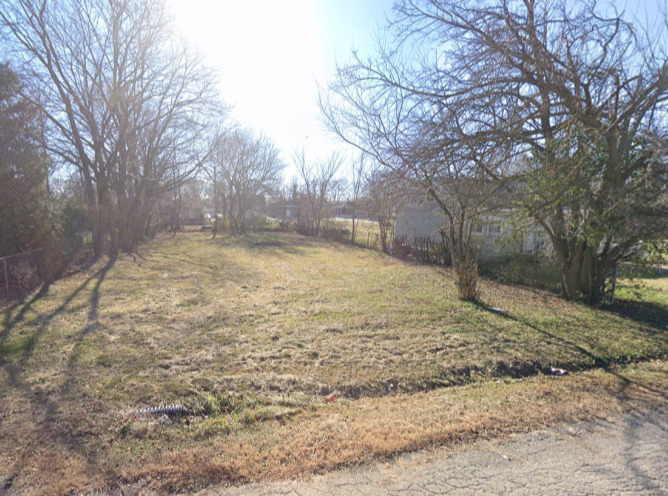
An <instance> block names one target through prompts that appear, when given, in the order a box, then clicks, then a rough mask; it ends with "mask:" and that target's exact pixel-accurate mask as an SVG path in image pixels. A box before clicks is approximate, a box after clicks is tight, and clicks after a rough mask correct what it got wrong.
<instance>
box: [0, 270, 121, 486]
mask: <svg viewBox="0 0 668 496" xmlns="http://www.w3.org/2000/svg"><path fill="white" fill-rule="evenodd" d="M115 262H116V259H115V258H111V259H109V261H108V262H107V263H106V264H105V265H104V266H103V267H101V268H100V269H99V270H97V271H96V272H95V273H93V274H92V275H90V276H89V277H88V278H87V279H86V280H84V281H83V282H82V283H81V284H80V285H79V286H78V287H77V288H76V289H74V291H72V293H71V294H69V295H68V296H67V298H65V300H64V301H63V302H62V303H61V304H60V305H59V306H58V307H57V308H55V309H54V310H52V311H51V312H49V313H47V314H45V315H38V316H37V317H35V318H34V319H33V320H32V321H30V322H25V320H24V318H25V315H26V313H27V312H28V310H29V308H30V306H31V305H33V304H34V302H35V301H37V300H38V299H39V298H41V297H43V296H44V294H45V293H44V294H40V293H42V291H40V292H39V293H37V294H36V295H35V296H33V298H31V299H30V300H28V301H27V302H25V303H24V304H23V307H22V308H21V309H20V310H19V311H18V313H16V315H12V313H13V312H14V311H15V310H16V309H17V308H18V306H20V304H19V305H15V306H12V307H9V308H8V309H6V311H5V317H4V328H3V330H2V341H3V342H4V341H6V340H7V339H8V337H9V336H10V334H11V332H12V331H13V330H14V329H15V328H16V327H17V325H19V324H22V323H25V324H28V325H30V324H33V323H34V324H37V327H36V329H34V331H33V332H32V334H30V335H29V336H28V337H27V339H26V340H25V342H24V344H23V346H22V350H21V355H20V357H18V358H16V359H14V360H8V361H5V363H2V365H3V367H4V369H5V371H6V372H7V378H8V379H7V383H8V385H9V387H10V389H9V394H18V395H19V397H20V398H22V400H23V401H26V402H27V405H29V406H28V410H27V411H23V412H22V414H23V416H24V417H25V421H26V422H25V423H26V424H29V426H27V427H26V429H27V431H25V432H27V433H28V439H25V440H24V441H26V442H27V446H28V447H27V448H26V450H27V452H26V453H24V454H23V455H22V457H21V459H24V458H26V459H30V457H31V456H33V455H37V453H35V452H34V449H35V446H39V449H44V448H45V449H48V450H53V449H56V450H57V451H58V452H59V454H60V455H62V458H63V459H65V458H66V454H67V453H73V454H74V456H75V458H79V459H81V458H82V457H83V459H84V460H85V461H86V464H87V465H88V467H95V466H96V455H95V450H89V449H87V443H86V442H85V439H81V436H80V435H77V434H76V433H77V432H78V431H80V430H81V425H80V424H81V423H82V416H81V415H79V416H78V417H77V415H74V417H73V416H72V411H71V410H68V409H67V408H64V405H65V404H66V402H67V400H66V398H67V396H68V394H69V392H70V390H71V388H72V385H73V383H74V381H75V374H76V372H77V371H76V363H77V361H78V358H79V356H80V351H81V346H82V344H83V342H84V340H85V338H86V336H88V335H89V334H90V333H92V332H93V331H95V330H96V329H97V323H98V313H99V303H100V289H101V286H102V283H103V281H104V279H105V277H106V275H107V273H108V272H109V270H110V269H111V268H112V267H113V265H114V263H115ZM92 281H95V285H94V287H93V290H92V293H91V296H90V298H89V299H88V302H87V306H88V307H89V310H88V313H87V316H86V322H85V324H84V326H83V328H82V329H81V330H80V331H79V332H78V333H77V334H75V335H74V336H73V340H74V347H73V350H72V352H71V355H70V356H69V357H68V361H67V367H66V370H65V380H64V383H63V384H62V386H61V387H60V388H59V389H57V390H56V391H55V392H53V391H52V392H45V391H43V390H42V389H41V388H36V387H34V386H33V385H31V384H30V383H29V382H28V381H27V380H26V379H25V378H24V377H23V376H24V373H25V372H26V367H28V361H29V360H30V357H31V356H32V355H33V353H34V350H35V348H36V346H37V344H38V343H39V341H40V340H41V338H42V337H43V336H44V334H45V333H46V331H47V330H48V327H49V325H50V323H51V322H52V321H53V320H54V319H55V318H56V317H57V316H58V315H61V314H63V313H65V312H67V311H72V309H73V307H72V303H73V302H74V300H75V299H76V298H77V296H78V295H79V294H81V292H82V291H84V290H85V289H86V288H87V287H88V286H89V285H90V284H91V282H92ZM43 290H44V292H46V291H48V287H45V288H43ZM1 344H2V343H1V342H0V345H1ZM0 359H3V357H0ZM3 361H4V360H3ZM12 390H13V392H12ZM87 417H88V415H87V414H86V415H84V416H83V418H84V419H85V418H87ZM84 432H85V429H84ZM31 434H32V438H31ZM34 436H37V437H38V438H39V440H36V439H34ZM18 463H22V462H18ZM41 468H42V469H44V468H45V467H41ZM27 469H28V467H26V466H21V465H18V466H16V467H15V471H16V473H15V474H14V475H13V476H12V480H13V479H15V478H16V477H21V474H22V472H23V471H27ZM24 475H26V476H27V477H29V476H30V475H31V474H30V473H27V474H24Z"/></svg>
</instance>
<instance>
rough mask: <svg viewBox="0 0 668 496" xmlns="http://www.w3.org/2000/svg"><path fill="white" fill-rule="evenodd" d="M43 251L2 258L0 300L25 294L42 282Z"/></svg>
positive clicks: (37, 250) (0, 259) (0, 258)
mask: <svg viewBox="0 0 668 496" xmlns="http://www.w3.org/2000/svg"><path fill="white" fill-rule="evenodd" d="M42 251H43V250H42V249H36V250H30V251H25V252H22V253H14V254H13V255H7V256H6V257H0V299H9V298H14V297H16V296H20V295H22V294H25V293H27V292H29V291H31V290H32V289H34V288H35V287H37V286H38V285H39V284H40V283H41V282H42V276H41V274H42V270H41V259H40V255H41V253H42Z"/></svg>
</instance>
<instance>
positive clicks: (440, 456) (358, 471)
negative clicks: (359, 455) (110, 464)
mask: <svg viewBox="0 0 668 496" xmlns="http://www.w3.org/2000/svg"><path fill="white" fill-rule="evenodd" d="M667 417H668V416H667V415H666V413H665V412H660V411H650V412H636V413H629V414H625V415H623V416H620V417H618V418H616V419H614V420H612V421H605V422H603V421H599V422H586V423H581V424H577V425H575V426H566V425H562V426H559V427H555V428H551V429H548V430H544V431H539V432H533V433H531V434H522V435H518V436H516V437H515V438H513V439H511V440H510V441H507V442H504V443H498V442H481V443H478V444H475V445H473V446H471V447H469V448H466V449H460V450H458V451H457V452H454V453H453V451H452V450H450V451H448V450H445V449H440V450H433V451H429V452H423V453H416V454H411V455H406V456H402V457H399V458H397V459H395V460H393V461H391V462H385V463H376V464H372V465H367V466H363V467H359V468H355V469H350V470H343V471H338V472H332V473H329V474H325V475H320V476H316V477H313V478H311V479H309V480H304V481H293V482H286V483H271V484H254V485H249V486H244V487H229V488H222V487H219V488H208V489H207V490H205V491H202V492H200V493H198V496H231V495H243V496H260V495H290V496H310V495H359V494H363V495H367V494H368V495H388V496H389V495H397V496H398V495H435V494H448V495H478V494H484V495H494V494H499V495H500V494H504V495H505V494H512V495H532V496H533V495H539V494H540V495H560V496H563V495H571V494H573V495H629V496H630V495H668V418H667Z"/></svg>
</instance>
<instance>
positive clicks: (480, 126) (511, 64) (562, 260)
mask: <svg viewBox="0 0 668 496" xmlns="http://www.w3.org/2000/svg"><path fill="white" fill-rule="evenodd" d="M395 12H396V16H395V20H394V22H393V23H392V24H391V26H390V27H389V28H388V31H387V34H388V35H389V36H390V38H391V39H392V42H391V45H388V46H381V47H380V48H381V51H380V55H379V56H378V57H377V58H375V59H373V60H368V61H367V60H361V59H360V58H355V59H354V61H353V63H352V64H350V65H349V66H347V67H343V68H340V69H339V72H338V78H337V80H336V82H335V83H334V84H333V85H332V86H331V89H332V94H333V95H334V97H332V96H330V95H327V96H323V97H322V98H321V105H322V107H323V110H324V111H325V114H326V115H327V116H328V118H329V122H330V126H332V127H333V128H334V129H335V130H337V132H339V134H342V135H344V136H345V137H346V138H347V139H348V140H349V141H352V142H356V143H364V144H365V146H366V147H367V148H370V149H371V150H372V151H375V152H376V154H378V155H381V156H384V157H385V160H386V161H389V162H390V165H391V166H393V167H394V168H395V169H397V170H402V169H403V168H405V167H406V166H405V165H404V163H402V162H403V161H407V160H411V158H410V157H409V156H408V155H401V151H402V150H403V149H404V148H403V147H402V146H400V145H401V144H402V143H408V142H421V143H423V146H424V147H426V148H427V149H430V150H432V151H433V150H439V149H440V150H448V151H447V153H448V154H449V155H451V156H458V157H460V159H463V160H464V161H465V162H463V163H468V164H474V165H475V168H476V169H477V171H478V172H476V173H475V174H474V175H479V173H480V172H482V173H484V174H485V175H486V176H487V177H488V178H491V179H492V180H493V181H495V182H496V183H497V184H498V185H502V186H504V187H505V188H507V189H508V190H513V191H515V193H516V196H515V197H516V198H517V200H518V201H519V206H520V208H522V209H523V210H524V211H525V213H526V215H527V216H528V217H530V218H532V219H533V220H534V222H535V223H536V224H538V225H539V226H541V227H542V228H543V229H544V230H545V232H546V233H547V235H548V236H549V238H550V239H551V241H552V246H553V247H554V251H555V254H556V258H557V261H558V263H559V266H560V268H561V273H562V286H563V290H564V294H565V295H566V296H567V297H569V298H573V297H576V296H578V295H583V296H585V297H587V298H588V299H589V300H590V301H594V302H595V301H599V300H600V299H601V298H602V297H603V295H604V289H605V283H606V280H607V279H608V278H609V277H610V275H611V274H612V272H613V270H614V267H615V265H616V264H617V263H618V262H619V261H621V260H624V259H625V258H627V257H629V256H630V254H631V253H632V251H633V247H634V246H635V245H637V244H638V243H639V242H641V241H642V242H647V241H651V240H653V239H657V237H661V236H664V235H665V231H666V222H668V221H667V220H666V219H668V215H666V213H667V212H666V203H665V198H666V194H667V193H666V188H667V187H666V184H668V181H667V174H668V172H667V170H666V169H667V167H666V149H667V147H666V143H667V142H668V137H667V134H666V129H667V128H666V125H665V116H666V110H667V109H666V101H667V100H668V62H667V61H668V58H667V50H666V48H667V47H666V40H667V39H668V37H666V36H665V28H666V23H665V22H664V24H663V26H662V30H660V31H658V32H656V33H649V32H643V31H642V30H641V29H638V28H637V27H634V26H632V25H631V24H628V23H627V22H625V20H624V17H623V16H622V15H620V14H612V15H606V14H605V13H604V12H602V10H601V9H599V8H598V5H597V2H596V1H595V0H590V1H585V2H579V3H578V4H577V5H573V4H566V3H563V2H552V1H549V0H524V1H520V0H497V1H484V2H480V1H475V2H474V1H470V0H469V1H466V0H465V1H454V0H404V1H401V2H398V4H397V5H396V9H395ZM341 103H343V107H338V105H339V104H341ZM369 130H372V131H373V132H375V133H376V134H373V133H370V132H368V131H369ZM425 130H428V132H425ZM376 135H378V136H381V137H383V138H385V140H384V141H382V140H379V139H376ZM370 137H371V138H372V139H369V138H370ZM388 137H389V138H388ZM425 137H426V138H425ZM434 137H436V138H437V139H432V138H434ZM444 137H448V138H447V139H443V138H444ZM388 143H390V144H393V143H397V144H398V146H395V147H394V148H396V150H394V149H392V148H393V147H392V146H388V145H387V144H388ZM388 149H389V150H391V151H392V152H393V153H392V155H393V158H392V160H389V159H388V158H387V156H388V153H387V150H388ZM430 153H433V152H430ZM519 157H522V158H523V161H522V164H523V167H522V168H520V167H518V164H519V162H518V158H519ZM518 185H519V186H520V187H519V188H518Z"/></svg>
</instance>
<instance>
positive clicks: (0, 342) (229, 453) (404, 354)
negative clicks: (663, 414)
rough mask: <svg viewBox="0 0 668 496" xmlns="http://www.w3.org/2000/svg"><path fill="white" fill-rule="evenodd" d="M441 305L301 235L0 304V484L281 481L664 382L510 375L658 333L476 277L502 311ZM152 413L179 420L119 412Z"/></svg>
mask: <svg viewBox="0 0 668 496" xmlns="http://www.w3.org/2000/svg"><path fill="white" fill-rule="evenodd" d="M454 294H455V288H454V285H453V282H452V277H451V276H450V274H449V272H448V271H447V270H444V269H437V268H433V267H428V266H421V265H415V264H408V263H404V262H400V261H397V260H394V259H391V258H389V257H385V256H383V255H381V254H379V253H375V252H372V251H368V250H362V249H358V248H353V247H347V246H340V245H335V244H330V243H327V242H322V241H318V240H312V239H308V238H303V237H300V236H297V235H283V234H266V235H265V234H254V235H250V236H247V237H221V238H218V239H216V240H213V241H212V240H211V239H210V237H209V236H208V235H205V234H200V233H190V234H184V235H179V236H177V237H176V238H166V239H162V240H157V241H156V242H154V243H151V244H149V245H148V246H146V247H145V248H144V249H143V250H142V252H141V256H137V257H122V258H121V259H119V260H118V261H116V262H115V263H113V264H112V263H106V261H101V262H100V263H99V264H97V265H96V266H94V267H92V268H90V269H89V270H87V271H85V272H83V273H80V274H76V275H73V276H71V277H69V278H66V279H64V280H61V281H59V282H58V283H56V284H54V285H52V286H51V287H48V288H44V289H43V291H41V292H40V293H36V294H35V295H32V296H31V297H29V298H27V299H26V300H25V301H22V302H16V303H15V304H12V305H10V306H7V307H5V308H3V309H2V324H1V325H2V327H1V328H0V487H2V485H1V484H3V483H5V482H3V478H4V479H5V481H7V480H10V481H11V484H9V483H8V482H7V484H9V485H10V486H11V491H14V492H17V493H25V494H46V493H48V494H63V493H67V492H68V491H70V490H83V489H87V488H88V489H92V488H104V487H107V486H113V485H115V484H118V483H119V481H121V480H126V481H133V480H134V481H140V483H141V484H148V485H151V486H153V487H156V488H159V489H160V490H165V489H171V490H175V489H181V488H183V489H187V488H194V487H199V486H202V485H205V484H207V483H210V482H212V481H231V482H243V481H246V480H257V479H262V478H269V479H275V478H282V477H292V476H294V475H298V474H304V473H310V472H313V471H319V470H324V469H328V468H333V467H337V466H340V465H346V464H351V463H357V462H359V461H363V460H365V459H368V458H371V457H377V456H389V455H392V454H394V453H397V452H401V451H405V450H411V449H416V448H418V447H422V446H429V445H433V444H441V443H449V442H457V443H460V442H466V441H468V440H471V439H475V438H477V437H480V436H489V435H495V434H503V433H506V432H510V431H513V430H517V429H518V428H519V429H524V428H532V427H535V426H537V425H541V424H542V423H546V422H555V421H559V420H569V419H571V418H581V417H586V416H590V415H599V414H601V415H603V414H607V413H611V412H614V411H617V410H618V409H620V408H623V407H624V406H623V403H624V402H625V401H628V398H629V397H636V396H639V395H640V391H642V389H641V386H642V385H645V386H647V387H655V388H656V387H658V388H659V390H660V391H665V390H666V389H665V385H666V384H665V381H666V378H665V376H666V374H665V372H666V368H665V366H664V365H663V364H661V363H658V364H652V365H644V366H642V367H639V368H630V369H628V370H626V371H625V372H624V375H625V376H628V378H629V380H631V381H633V382H632V383H627V382H625V380H623V379H621V378H620V377H618V376H615V375H611V374H609V373H603V372H600V371H598V372H589V373H585V374H580V375H573V376H568V377H565V378H562V379H554V378H548V377H543V376H537V377H534V378H532V379H526V380H511V379H510V377H512V376H522V375H527V374H528V375H531V374H535V373H537V372H538V371H540V370H545V369H546V368H548V367H549V365H557V366H562V367H565V368H569V369H571V370H577V369H583V370H584V369H591V368H592V367H595V366H600V365H608V364H612V363H615V362H618V361H627V360H629V359H648V358H651V357H661V356H663V355H665V353H666V351H667V350H668V341H667V339H666V334H665V330H664V329H662V328H661V327H660V326H659V324H658V323H656V322H654V321H651V320H647V319H643V318H642V317H639V316H638V315H635V316H631V317H629V316H624V315H621V314H620V315H616V314H611V313H609V312H603V311H600V310H595V309H591V308H588V307H585V306H582V305H578V304H573V303H567V302H564V301H563V300H560V299H558V298H556V297H554V296H553V295H550V294H548V293H543V292H534V291H530V290H526V289H521V288H516V287H509V286H503V285H500V284H496V283H493V282H489V281H483V284H482V294H483V299H484V301H485V302H486V303H487V304H488V305H490V306H494V307H500V308H503V309H504V310H506V313H505V314H504V315H499V314H497V313H494V312H490V311H488V310H486V309H485V308H484V307H482V306H476V305H473V304H468V303H462V302H460V301H458V300H457V299H456V298H455V297H454ZM657 308H658V309H659V310H658V311H659V312H663V311H664V310H662V309H663V307H662V306H661V303H660V301H659V306H658V307H657ZM658 315H661V314H660V313H659V314H658ZM499 378H500V381H499V382H495V380H499ZM456 384H466V386H464V387H453V388H445V389H443V388H442V386H448V385H456ZM652 384H655V386H652ZM656 384H658V385H659V386H656ZM643 387H644V386H643ZM331 392H335V393H336V394H337V395H338V397H339V399H338V400H337V401H336V402H334V403H333V404H325V403H324V402H323V400H322V398H323V396H324V395H325V394H329V393H331ZM654 396H656V395H654ZM659 396H660V395H659ZM652 399H653V400H657V398H652ZM660 399H661V398H659V400H660ZM160 403H183V404H185V405H186V406H187V407H189V408H190V411H191V413H192V414H191V415H188V416H186V417H183V418H180V419H177V420H176V421H175V422H174V423H173V424H171V425H162V424H160V423H158V422H156V421H143V420H142V419H138V418H136V417H135V416H133V415H131V412H132V411H133V410H135V409H137V408H140V407H143V406H146V405H153V404H160ZM8 487H9V486H8Z"/></svg>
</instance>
